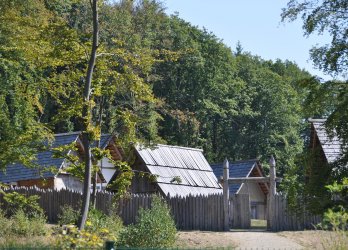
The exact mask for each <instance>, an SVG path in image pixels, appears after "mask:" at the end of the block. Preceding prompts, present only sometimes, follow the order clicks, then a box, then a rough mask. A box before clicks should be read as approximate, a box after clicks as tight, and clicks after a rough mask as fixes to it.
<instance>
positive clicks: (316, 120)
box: [308, 118, 327, 122]
mask: <svg viewBox="0 0 348 250" xmlns="http://www.w3.org/2000/svg"><path fill="white" fill-rule="evenodd" d="M326 120H327V119H326V118H308V121H309V122H326Z"/></svg>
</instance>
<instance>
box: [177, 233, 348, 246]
mask: <svg viewBox="0 0 348 250" xmlns="http://www.w3.org/2000/svg"><path fill="white" fill-rule="evenodd" d="M335 244H336V245H337V244H341V248H336V247H335ZM177 246H178V247H185V248H217V247H223V248H236V249H265V250H266V249H348V241H347V235H345V236H343V235H334V234H332V233H330V232H321V231H296V232H289V231H285V232H280V233H273V232H266V231H256V230H254V231H230V232H204V231H181V232H179V233H178V239H177ZM345 246H347V248H345Z"/></svg>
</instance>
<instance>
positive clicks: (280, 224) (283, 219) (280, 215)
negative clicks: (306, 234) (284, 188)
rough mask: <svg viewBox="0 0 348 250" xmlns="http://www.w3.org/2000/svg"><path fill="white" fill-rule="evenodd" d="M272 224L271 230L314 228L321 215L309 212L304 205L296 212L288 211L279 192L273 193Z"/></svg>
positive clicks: (284, 199)
mask: <svg viewBox="0 0 348 250" xmlns="http://www.w3.org/2000/svg"><path fill="white" fill-rule="evenodd" d="M273 216H274V225H273V228H271V230H272V231H293V230H304V229H314V226H315V225H317V224H318V223H320V222H321V216H319V215H313V214H310V213H309V212H308V211H307V210H306V209H305V207H303V209H302V211H299V212H298V213H297V214H295V213H292V212H291V211H289V209H288V206H287V201H286V198H285V197H284V196H282V195H281V194H276V195H275V209H274V214H273Z"/></svg>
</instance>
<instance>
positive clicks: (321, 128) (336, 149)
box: [309, 119, 343, 163]
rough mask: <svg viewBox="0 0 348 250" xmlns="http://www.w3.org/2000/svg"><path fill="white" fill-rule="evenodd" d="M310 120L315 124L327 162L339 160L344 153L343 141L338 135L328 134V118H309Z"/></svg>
mask: <svg viewBox="0 0 348 250" xmlns="http://www.w3.org/2000/svg"><path fill="white" fill-rule="evenodd" d="M309 121H310V122H311V123H312V124H313V127H314V130H315V133H316V134H317V136H318V139H319V142H320V145H321V147H322V149H323V151H324V154H325V157H326V159H327V162H328V163H333V162H335V161H336V160H338V159H339V158H340V157H341V156H342V154H343V152H342V145H343V143H342V141H341V140H340V139H339V138H338V137H337V136H334V137H332V138H331V137H329V136H328V133H327V131H326V128H325V122H326V119H309Z"/></svg>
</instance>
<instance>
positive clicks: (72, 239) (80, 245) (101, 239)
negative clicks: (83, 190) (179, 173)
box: [56, 209, 123, 249]
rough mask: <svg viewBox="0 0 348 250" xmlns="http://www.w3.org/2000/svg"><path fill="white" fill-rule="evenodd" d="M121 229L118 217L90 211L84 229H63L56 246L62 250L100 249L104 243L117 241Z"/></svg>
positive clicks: (93, 210)
mask: <svg viewBox="0 0 348 250" xmlns="http://www.w3.org/2000/svg"><path fill="white" fill-rule="evenodd" d="M122 228H123V223H122V220H121V219H120V217H118V216H116V215H111V216H108V215H105V214H104V213H102V212H101V211H99V210H96V209H92V210H91V211H90V212H89V214H88V220H87V221H86V225H85V229H84V230H81V231H79V230H78V229H77V227H76V226H74V225H69V226H67V227H63V228H62V230H61V231H60V232H59V235H58V238H57V242H56V244H57V246H58V247H59V248H62V249H71V248H77V249H85V248H97V249H99V248H100V249H101V248H102V247H103V246H104V243H105V241H107V240H112V241H117V240H118V236H119V232H120V231H121V230H122Z"/></svg>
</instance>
